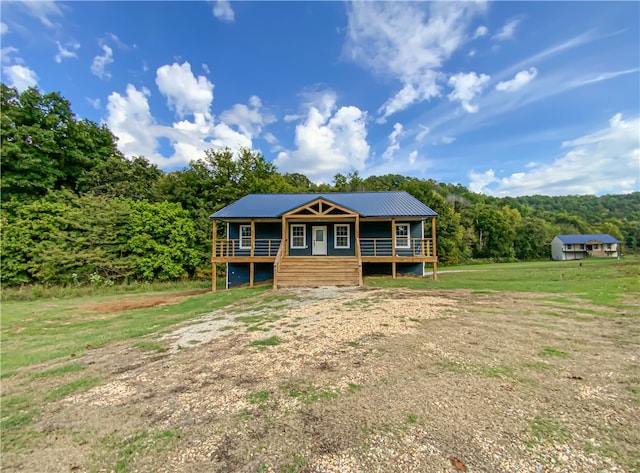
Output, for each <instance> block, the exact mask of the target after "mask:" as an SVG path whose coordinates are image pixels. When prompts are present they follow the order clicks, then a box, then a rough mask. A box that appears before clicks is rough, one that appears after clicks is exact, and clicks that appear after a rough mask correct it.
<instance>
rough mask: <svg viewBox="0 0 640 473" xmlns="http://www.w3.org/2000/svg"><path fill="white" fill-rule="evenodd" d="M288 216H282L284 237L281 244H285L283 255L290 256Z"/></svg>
mask: <svg viewBox="0 0 640 473" xmlns="http://www.w3.org/2000/svg"><path fill="white" fill-rule="evenodd" d="M287 235H288V233H287V217H282V239H281V240H280V244H281V245H284V247H283V248H282V256H283V257H287V256H288V249H289V248H288V246H289V245H288V244H287Z"/></svg>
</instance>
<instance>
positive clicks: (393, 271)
mask: <svg viewBox="0 0 640 473" xmlns="http://www.w3.org/2000/svg"><path fill="white" fill-rule="evenodd" d="M391 260H392V263H391V277H393V279H395V278H396V219H395V218H392V219H391Z"/></svg>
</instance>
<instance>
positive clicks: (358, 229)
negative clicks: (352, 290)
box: [355, 214, 364, 286]
mask: <svg viewBox="0 0 640 473" xmlns="http://www.w3.org/2000/svg"><path fill="white" fill-rule="evenodd" d="M355 235H356V251H357V252H358V254H357V255H356V257H357V258H358V261H359V263H360V264H359V265H358V272H359V273H360V274H358V285H359V286H364V281H363V280H362V272H363V268H362V255H361V254H362V250H361V249H360V214H356V228H355Z"/></svg>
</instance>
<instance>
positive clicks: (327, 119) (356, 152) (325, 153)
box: [274, 92, 369, 182]
mask: <svg viewBox="0 0 640 473" xmlns="http://www.w3.org/2000/svg"><path fill="white" fill-rule="evenodd" d="M365 122H366V113H365V112H363V111H361V110H360V109H359V108H357V107H354V106H345V107H340V108H337V107H336V96H335V94H334V93H333V92H324V93H321V94H317V95H316V97H315V100H314V102H313V103H312V104H309V109H308V112H307V115H306V118H305V120H304V122H303V123H300V124H298V125H297V126H296V132H295V143H296V145H297V149H295V150H293V151H282V152H280V153H279V154H278V157H277V158H276V159H275V161H274V163H275V165H276V166H277V167H278V169H279V170H280V171H281V172H300V173H303V174H305V175H306V176H308V177H309V178H310V179H311V180H315V181H322V182H329V181H330V180H331V179H332V178H333V176H334V175H335V174H336V173H338V172H350V171H351V170H357V171H363V170H364V167H365V162H366V160H367V158H368V156H369V144H368V143H367V140H366V138H367V129H366V123H365Z"/></svg>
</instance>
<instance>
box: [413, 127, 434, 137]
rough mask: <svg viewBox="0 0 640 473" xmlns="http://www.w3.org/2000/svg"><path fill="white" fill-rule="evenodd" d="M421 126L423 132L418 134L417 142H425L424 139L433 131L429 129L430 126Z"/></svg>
mask: <svg viewBox="0 0 640 473" xmlns="http://www.w3.org/2000/svg"><path fill="white" fill-rule="evenodd" d="M419 126H420V128H421V130H420V131H419V132H418V134H416V141H422V140H424V137H425V136H427V135H428V134H429V132H430V131H431V128H429V127H428V126H424V125H419Z"/></svg>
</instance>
